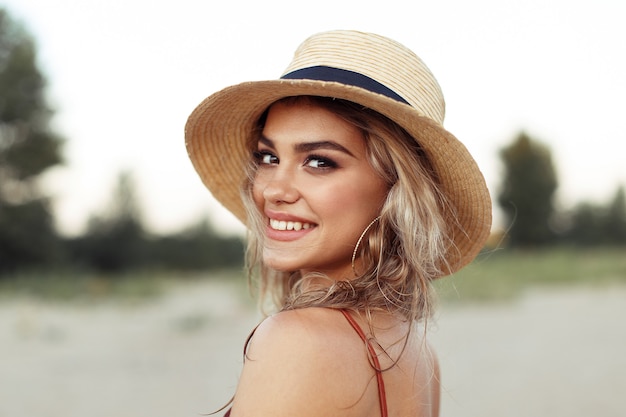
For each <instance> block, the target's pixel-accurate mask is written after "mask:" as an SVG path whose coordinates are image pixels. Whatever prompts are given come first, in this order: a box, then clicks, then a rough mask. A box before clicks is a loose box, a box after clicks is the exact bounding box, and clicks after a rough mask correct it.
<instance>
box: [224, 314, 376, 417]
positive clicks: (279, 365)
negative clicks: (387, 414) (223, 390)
mask: <svg viewBox="0 0 626 417" xmlns="http://www.w3.org/2000/svg"><path fill="white" fill-rule="evenodd" d="M372 373H373V370H372V369H371V367H370V366H368V362H367V357H366V355H365V353H364V350H363V344H362V342H361V341H360V339H358V338H355V337H354V334H353V333H351V329H350V328H349V327H348V325H347V323H346V321H345V319H344V318H343V317H342V314H341V312H339V311H336V310H332V309H322V308H306V309H300V310H293V311H286V312H281V313H278V314H276V315H274V316H271V317H269V318H267V319H266V320H265V321H264V322H263V323H261V325H259V327H258V328H257V330H256V332H255V334H254V336H253V338H252V340H251V342H250V345H249V349H248V354H247V359H246V361H245V363H244V368H243V372H242V374H241V379H240V381H239V385H238V387H237V392H236V394H235V400H234V403H233V416H238V417H239V416H242V417H243V416H283V415H284V416H293V415H299V416H320V415H335V416H352V415H364V414H363V413H362V410H361V406H364V407H368V406H370V404H366V403H364V402H363V401H360V399H362V398H366V399H367V398H369V396H367V395H366V396H365V397H364V393H365V392H366V390H368V389H370V385H371V384H369V383H368V382H369V381H371V377H372ZM355 381H362V383H358V382H357V383H355ZM374 388H375V387H374ZM365 402H367V400H365Z"/></svg>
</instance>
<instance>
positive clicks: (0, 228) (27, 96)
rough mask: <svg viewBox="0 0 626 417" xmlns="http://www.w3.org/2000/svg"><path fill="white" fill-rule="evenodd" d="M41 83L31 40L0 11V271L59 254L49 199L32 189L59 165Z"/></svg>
mask: <svg viewBox="0 0 626 417" xmlns="http://www.w3.org/2000/svg"><path fill="white" fill-rule="evenodd" d="M45 86H46V82H45V79H44V76H43V74H42V73H41V71H40V70H39V68H38V67H37V62H36V47H35V42H34V40H33V38H32V37H31V35H29V34H28V33H27V32H26V30H25V29H24V27H23V26H22V25H20V24H19V23H17V22H16V21H14V20H13V19H12V18H11V17H10V16H9V14H8V13H7V12H6V11H5V10H4V9H2V8H0V272H1V271H3V270H7V269H13V268H17V267H21V266H33V265H37V264H44V263H47V262H50V261H52V260H54V259H55V258H56V257H57V256H58V255H59V253H60V245H59V240H58V236H57V233H56V231H55V228H54V221H53V218H52V215H51V213H50V210H49V200H48V199H47V198H46V196H45V195H44V194H43V192H42V190H41V189H40V188H39V186H38V179H39V178H40V177H41V174H42V173H44V172H45V171H46V170H47V169H48V168H50V167H52V166H54V165H57V164H59V163H61V154H60V149H61V143H62V140H61V138H60V137H59V136H58V135H56V134H55V133H53V132H52V130H51V128H50V119H51V117H52V115H53V112H52V110H51V109H50V107H49V105H48V104H47V102H46V97H45Z"/></svg>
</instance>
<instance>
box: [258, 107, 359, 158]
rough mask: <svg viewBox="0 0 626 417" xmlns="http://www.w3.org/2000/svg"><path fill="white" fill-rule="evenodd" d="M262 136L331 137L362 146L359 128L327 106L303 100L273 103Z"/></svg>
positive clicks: (292, 138) (287, 138) (291, 139)
mask: <svg viewBox="0 0 626 417" xmlns="http://www.w3.org/2000/svg"><path fill="white" fill-rule="evenodd" d="M262 136H263V137H265V138H267V139H270V140H271V141H273V142H285V143H288V142H291V143H294V142H308V141H334V142H338V143H341V144H342V145H344V146H345V145H350V146H355V147H364V146H365V140H364V134H363V132H362V131H361V129H359V128H357V127H356V126H355V125H354V124H352V123H350V122H348V121H347V120H346V119H345V118H343V117H341V116H339V115H337V114H336V113H334V112H333V111H331V110H330V109H328V108H326V107H324V106H321V105H318V104H315V103H313V102H310V101H306V100H302V101H295V102H287V103H283V102H278V103H275V104H273V105H272V106H271V107H270V108H269V110H268V113H267V118H266V120H265V124H264V127H263V132H262Z"/></svg>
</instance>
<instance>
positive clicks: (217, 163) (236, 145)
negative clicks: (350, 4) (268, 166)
mask: <svg viewBox="0 0 626 417" xmlns="http://www.w3.org/2000/svg"><path fill="white" fill-rule="evenodd" d="M319 65H324V66H330V67H334V68H341V69H345V70H350V71H354V72H358V73H360V74H363V75H366V76H368V77H369V78H372V79H374V80H376V81H378V82H379V83H381V84H383V85H385V86H387V87H388V88H390V89H392V90H393V91H394V92H396V93H397V94H398V95H400V96H401V97H403V98H404V99H405V100H406V101H407V102H408V103H409V104H410V105H407V104H404V103H401V102H399V101H396V100H394V99H391V98H388V97H386V96H383V95H380V94H376V93H372V92H370V91H368V90H365V89H363V88H360V87H355V86H351V85H345V84H341V83H337V82H332V81H330V82H329V81H314V80H270V81H257V82H247V83H242V84H238V85H235V86H231V87H227V88H225V89H223V90H221V91H219V92H217V93H215V94H213V95H211V96H209V97H208V98H207V99H205V100H204V101H203V102H202V103H200V104H199V105H198V107H196V109H195V110H194V111H193V112H192V114H191V115H190V116H189V119H188V121H187V125H186V127H185V139H186V146H187V151H188V154H189V157H190V159H191V161H192V163H193V165H194V167H195V169H196V171H197V172H198V174H199V176H200V178H201V179H202V181H203V183H204V184H205V185H206V187H207V188H208V189H209V190H210V191H211V193H212V194H213V196H214V197H215V198H216V199H217V200H218V201H220V202H221V203H222V204H223V205H224V207H226V208H227V209H228V210H230V211H231V212H232V213H233V214H234V215H235V216H236V217H237V218H239V219H240V220H241V221H242V222H244V223H245V222H246V214H245V210H244V207H243V203H242V201H241V197H240V189H241V185H242V184H243V181H244V165H245V163H246V161H247V160H248V159H249V157H250V155H249V154H248V151H247V150H246V142H247V140H248V138H249V137H250V135H251V134H252V131H253V129H254V127H255V125H256V123H257V120H258V119H259V117H260V116H261V114H262V113H263V112H264V111H265V110H266V109H267V107H269V105H271V104H272V103H273V102H275V101H276V100H278V99H280V98H283V97H289V96H297V95H317V96H326V97H335V98H340V99H345V100H350V101H353V102H356V103H359V104H361V105H364V106H366V107H369V108H371V109H373V110H376V111H378V112H379V113H381V114H383V115H385V116H387V117H389V118H390V119H391V120H394V121H395V122H396V123H398V124H399V125H400V126H402V127H403V128H404V129H406V130H407V131H408V132H409V133H410V134H411V135H412V136H413V137H414V138H416V140H417V141H418V142H419V144H420V146H421V147H422V148H423V149H424V151H425V152H426V154H427V156H428V158H429V159H430V161H431V163H432V166H433V168H434V169H435V171H436V172H437V175H438V177H439V181H440V184H441V188H442V190H443V192H444V193H445V195H446V196H447V198H448V200H449V203H450V205H451V208H450V210H448V211H446V212H445V213H444V215H445V217H446V220H447V223H448V224H449V225H450V226H451V227H452V229H453V230H452V240H453V242H454V245H453V247H451V248H450V249H449V251H448V256H447V264H446V265H442V266H441V267H442V269H443V271H444V275H447V274H450V273H453V272H455V271H457V270H459V269H460V268H462V267H463V266H465V265H466V264H467V263H469V262H470V261H471V260H472V259H473V258H474V257H475V256H476V254H477V253H478V252H479V251H480V250H481V249H482V247H483V245H484V243H485V241H486V239H487V237H488V235H489V232H490V227H491V199H490V196H489V192H488V190H487V187H486V184H485V180H484V178H483V175H482V173H481V172H480V170H479V168H478V166H477V165H476V162H475V161H474V159H473V158H472V156H471V155H470V154H469V152H468V151H467V149H466V148H465V146H464V145H463V144H462V143H461V142H460V141H459V140H457V139H456V138H455V137H454V136H453V135H452V134H451V133H449V132H448V131H446V130H445V129H444V128H443V125H442V122H443V117H444V112H445V110H444V109H445V105H444V100H443V94H442V93H441V89H440V88H439V85H438V83H437V81H436V80H435V78H434V76H433V75H432V73H431V72H430V71H429V70H428V68H427V67H426V66H425V65H424V63H423V62H422V61H421V60H420V59H419V58H418V57H417V56H416V55H415V54H414V53H413V52H411V51H410V50H408V49H407V48H405V47H404V46H402V45H401V44H399V43H397V42H395V41H393V40H390V39H388V38H384V37H381V36H378V35H373V34H367V33H361V32H355V31H333V32H325V33H321V34H318V35H314V36H312V37H311V38H309V39H307V40H306V41H305V42H304V43H303V44H302V45H301V46H300V47H299V48H298V50H297V51H296V54H295V56H294V59H293V61H292V63H291V65H289V67H288V68H287V70H286V71H285V73H289V72H291V71H294V70H296V69H301V68H307V67H310V66H319Z"/></svg>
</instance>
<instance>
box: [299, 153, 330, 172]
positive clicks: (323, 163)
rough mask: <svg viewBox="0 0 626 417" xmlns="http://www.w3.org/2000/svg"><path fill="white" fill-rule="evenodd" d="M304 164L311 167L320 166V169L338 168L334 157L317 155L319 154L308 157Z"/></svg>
mask: <svg viewBox="0 0 626 417" xmlns="http://www.w3.org/2000/svg"><path fill="white" fill-rule="evenodd" d="M304 165H306V166H308V167H311V168H318V169H331V168H337V164H336V163H335V161H333V160H332V159H329V158H325V157H323V156H317V155H311V156H309V157H307V159H306V161H305V162H304Z"/></svg>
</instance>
